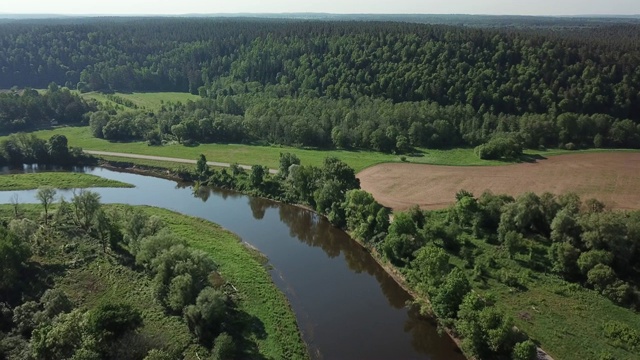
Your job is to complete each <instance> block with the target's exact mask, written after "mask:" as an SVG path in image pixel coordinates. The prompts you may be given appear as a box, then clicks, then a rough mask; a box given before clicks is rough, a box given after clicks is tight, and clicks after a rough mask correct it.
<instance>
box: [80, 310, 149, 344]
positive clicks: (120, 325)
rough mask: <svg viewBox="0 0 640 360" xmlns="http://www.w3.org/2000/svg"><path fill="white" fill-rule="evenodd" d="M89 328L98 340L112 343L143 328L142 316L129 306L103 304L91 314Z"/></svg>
mask: <svg viewBox="0 0 640 360" xmlns="http://www.w3.org/2000/svg"><path fill="white" fill-rule="evenodd" d="M88 326H89V331H90V332H91V333H92V334H94V335H95V336H96V338H98V339H100V340H106V341H111V340H114V339H117V338H119V337H121V336H122V335H124V334H125V333H127V332H129V331H133V330H135V329H137V328H139V327H140V326H142V315H141V313H140V311H138V310H137V309H134V308H133V307H132V306H131V305H128V304H103V305H100V306H98V307H97V308H96V309H94V310H92V311H91V312H90V314H89V321H88Z"/></svg>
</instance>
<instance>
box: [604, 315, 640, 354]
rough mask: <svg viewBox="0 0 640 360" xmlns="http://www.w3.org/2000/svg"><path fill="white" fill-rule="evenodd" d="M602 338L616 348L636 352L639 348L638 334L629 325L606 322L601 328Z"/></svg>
mask: <svg viewBox="0 0 640 360" xmlns="http://www.w3.org/2000/svg"><path fill="white" fill-rule="evenodd" d="M603 330H604V331H603V332H604V336H605V337H606V338H607V339H608V340H609V341H610V342H611V343H612V344H613V345H614V346H616V347H623V348H628V349H630V350H637V349H639V348H640V332H638V330H637V329H633V328H631V327H629V325H627V324H624V323H621V322H618V321H608V322H606V323H605V324H604V326H603Z"/></svg>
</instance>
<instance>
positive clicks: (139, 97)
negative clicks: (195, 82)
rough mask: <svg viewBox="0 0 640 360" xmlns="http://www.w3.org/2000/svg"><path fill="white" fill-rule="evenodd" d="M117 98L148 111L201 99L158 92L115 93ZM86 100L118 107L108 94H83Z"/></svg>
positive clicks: (190, 95) (176, 93) (188, 95)
mask: <svg viewBox="0 0 640 360" xmlns="http://www.w3.org/2000/svg"><path fill="white" fill-rule="evenodd" d="M114 95H115V96H118V97H121V98H123V99H125V100H129V101H131V102H132V103H134V104H135V105H137V106H138V107H139V108H144V109H148V110H156V109H159V108H160V107H161V106H162V104H163V103H164V104H166V103H170V102H172V103H177V102H182V103H185V102H187V101H189V100H191V101H196V100H198V99H200V97H199V96H197V95H193V94H189V93H179V92H156V93H129V94H125V93H115V94H114ZM81 96H82V97H83V98H84V99H94V100H97V101H100V102H103V103H110V104H112V105H114V106H115V105H118V104H117V103H115V102H113V101H111V100H110V99H109V98H108V97H107V95H106V94H103V93H99V92H90V93H84V94H81Z"/></svg>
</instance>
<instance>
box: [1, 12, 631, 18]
mask: <svg viewBox="0 0 640 360" xmlns="http://www.w3.org/2000/svg"><path fill="white" fill-rule="evenodd" d="M0 15H5V16H6V15H12V16H65V17H103V16H105V17H139V16H150V17H180V16H194V15H198V16H221V15H222V16H224V15H352V16H355V15H366V16H371V15H386V16H416V15H417V16H433V15H435V16H461V15H462V16H495V17H500V16H522V17H634V16H636V17H637V16H640V13H638V14H620V13H608V14H604V13H603V14H599V13H585V14H535V15H534V14H488V13H476V14H472V13H365V12H363V13H355V12H354V13H348V12H345V13H340V12H313V11H302V12H299V11H298V12H295V11H293V12H219V13H197V12H194V13H175V14H170V13H131V14H123V13H105V14H97V13H79V14H73V13H71V14H70V13H19V12H0Z"/></svg>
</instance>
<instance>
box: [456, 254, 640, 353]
mask: <svg viewBox="0 0 640 360" xmlns="http://www.w3.org/2000/svg"><path fill="white" fill-rule="evenodd" d="M473 243H474V245H476V246H478V247H479V248H482V249H483V250H484V251H485V253H486V254H492V255H491V257H492V258H494V259H496V261H497V263H498V264H499V265H498V269H496V270H492V274H491V276H490V278H489V279H487V282H486V284H484V283H481V282H477V281H476V282H474V283H473V287H474V289H475V290H476V291H478V292H479V293H480V294H482V295H483V296H493V297H494V298H495V300H496V305H497V306H498V307H499V308H501V309H503V310H504V311H506V312H507V314H508V315H510V316H511V317H512V318H513V319H514V321H515V324H516V326H517V327H518V328H520V329H522V330H523V331H524V332H525V333H527V334H528V335H529V336H530V337H531V338H532V339H533V340H534V341H535V342H537V343H539V344H541V346H542V348H543V349H544V350H545V351H547V352H548V353H549V354H550V355H551V356H552V357H554V358H555V359H599V358H601V356H602V355H604V354H610V355H613V358H614V359H620V360H621V359H629V360H630V359H637V356H638V353H637V352H632V351H628V350H626V349H624V348H620V347H615V346H613V345H612V344H611V343H610V342H609V340H608V339H607V338H605V337H604V335H603V326H604V325H605V324H606V323H607V322H608V321H619V322H622V323H624V324H627V325H628V326H630V327H631V328H633V329H640V316H639V315H638V314H637V313H635V312H633V311H632V310H629V309H626V308H623V307H620V306H617V305H615V304H614V303H613V302H611V301H610V300H608V299H606V298H605V297H603V296H602V295H599V294H598V293H597V292H595V291H593V290H588V289H585V288H582V287H581V286H580V285H577V284H571V283H569V282H567V281H564V280H562V279H560V278H559V277H557V276H554V275H551V274H544V273H539V272H534V271H530V270H528V269H527V268H525V267H523V266H522V265H521V262H520V261H519V260H522V261H525V257H526V256H528V255H517V256H516V258H515V259H509V258H508V254H507V251H506V250H505V249H502V248H499V247H498V246H494V245H489V244H487V243H486V242H483V241H474V242H473ZM454 262H455V263H456V265H458V266H459V267H461V268H463V265H462V263H463V262H462V260H461V259H459V258H455V259H454ZM500 269H504V270H500ZM466 271H467V272H468V276H469V278H472V271H473V270H471V269H466ZM499 271H507V272H508V273H510V274H512V275H514V276H519V277H520V278H522V279H524V283H525V287H526V289H520V290H518V289H515V288H513V287H510V286H507V285H505V284H504V283H502V282H499V281H497V280H496V279H495V277H496V276H498V275H497V273H498V272H499Z"/></svg>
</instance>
